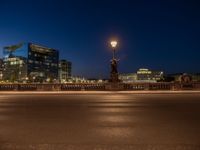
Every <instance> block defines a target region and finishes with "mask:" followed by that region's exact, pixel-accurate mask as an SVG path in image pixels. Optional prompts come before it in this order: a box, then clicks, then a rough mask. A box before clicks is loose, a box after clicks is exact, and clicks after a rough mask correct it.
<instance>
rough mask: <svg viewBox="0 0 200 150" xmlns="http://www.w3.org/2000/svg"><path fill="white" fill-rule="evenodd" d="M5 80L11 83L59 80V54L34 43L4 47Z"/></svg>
mask: <svg viewBox="0 0 200 150" xmlns="http://www.w3.org/2000/svg"><path fill="white" fill-rule="evenodd" d="M3 55H4V60H3V61H4V71H3V79H4V80H6V81H11V82H24V81H32V82H45V81H49V82H51V81H53V80H58V60H59V52H58V51H57V50H55V49H52V48H47V47H43V46H40V45H36V44H33V43H20V44H17V45H11V46H7V47H4V49H3Z"/></svg>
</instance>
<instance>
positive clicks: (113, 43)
mask: <svg viewBox="0 0 200 150" xmlns="http://www.w3.org/2000/svg"><path fill="white" fill-rule="evenodd" d="M110 44H111V46H112V51H113V57H112V60H111V74H110V78H111V79H110V80H111V82H118V81H119V79H118V71H117V61H118V60H117V59H116V58H115V51H116V46H117V41H111V43H110Z"/></svg>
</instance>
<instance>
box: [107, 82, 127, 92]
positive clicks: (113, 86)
mask: <svg viewBox="0 0 200 150" xmlns="http://www.w3.org/2000/svg"><path fill="white" fill-rule="evenodd" d="M105 89H106V90H109V91H121V90H124V84H123V83H120V82H110V83H107V84H106V85H105Z"/></svg>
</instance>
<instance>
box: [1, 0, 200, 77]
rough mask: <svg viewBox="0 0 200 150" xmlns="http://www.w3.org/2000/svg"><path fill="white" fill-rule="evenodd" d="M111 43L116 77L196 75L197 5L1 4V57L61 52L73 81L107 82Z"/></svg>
mask: <svg viewBox="0 0 200 150" xmlns="http://www.w3.org/2000/svg"><path fill="white" fill-rule="evenodd" d="M113 37H114V38H117V39H118V41H119V47H118V57H119V58H120V65H119V72H120V73H122V72H123V73H127V72H135V71H136V70H137V69H138V68H140V67H145V68H150V69H154V70H158V69H160V70H164V71H165V72H167V73H175V72H189V73H192V72H200V2H199V1H198V0H196V1H195V0H121V1H118V0H0V49H1V54H0V56H2V47H3V46H7V45H10V44H16V43H19V42H23V41H24V42H33V43H37V44H42V45H44V46H48V47H52V48H56V49H59V50H60V57H61V58H66V59H68V60H70V61H72V63H73V74H74V75H82V76H86V77H106V76H108V75H109V61H110V58H111V56H112V54H111V50H110V49H109V41H110V39H112V38H113Z"/></svg>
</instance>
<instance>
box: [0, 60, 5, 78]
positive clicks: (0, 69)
mask: <svg viewBox="0 0 200 150" xmlns="http://www.w3.org/2000/svg"><path fill="white" fill-rule="evenodd" d="M3 69H4V64H3V59H0V81H2V79H3Z"/></svg>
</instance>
